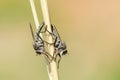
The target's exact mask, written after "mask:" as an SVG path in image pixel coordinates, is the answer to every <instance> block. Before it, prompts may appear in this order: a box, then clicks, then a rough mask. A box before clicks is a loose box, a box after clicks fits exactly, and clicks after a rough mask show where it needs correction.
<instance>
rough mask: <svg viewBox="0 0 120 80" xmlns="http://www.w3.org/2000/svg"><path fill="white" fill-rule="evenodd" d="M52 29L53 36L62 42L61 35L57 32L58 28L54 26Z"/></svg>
mask: <svg viewBox="0 0 120 80" xmlns="http://www.w3.org/2000/svg"><path fill="white" fill-rule="evenodd" d="M51 28H52V32H53V34H54V35H55V36H56V37H57V38H58V40H60V41H62V40H61V37H60V35H59V33H58V31H57V28H56V27H55V26H53V25H51Z"/></svg>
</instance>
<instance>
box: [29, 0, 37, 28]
mask: <svg viewBox="0 0 120 80" xmlns="http://www.w3.org/2000/svg"><path fill="white" fill-rule="evenodd" d="M30 5H31V9H32V13H33V18H34V21H35V25H36V28H37V29H38V27H39V21H38V17H37V13H36V9H35V5H34V1H33V0H30Z"/></svg>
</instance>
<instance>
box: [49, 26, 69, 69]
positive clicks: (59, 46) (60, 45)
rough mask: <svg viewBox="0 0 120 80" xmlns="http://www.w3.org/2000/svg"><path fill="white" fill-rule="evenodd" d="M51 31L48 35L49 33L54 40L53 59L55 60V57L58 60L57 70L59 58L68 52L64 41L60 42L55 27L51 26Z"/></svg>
mask: <svg viewBox="0 0 120 80" xmlns="http://www.w3.org/2000/svg"><path fill="white" fill-rule="evenodd" d="M51 30H52V33H50V32H49V33H50V34H52V35H53V36H54V39H55V41H54V48H55V52H54V55H53V57H54V58H55V60H56V58H57V56H59V60H58V68H59V63H60V60H61V57H62V56H63V55H66V54H67V52H68V51H67V47H66V44H65V42H64V41H62V40H61V38H60V35H59V33H58V31H57V29H56V27H55V26H53V25H51Z"/></svg>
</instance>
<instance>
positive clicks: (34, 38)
mask: <svg viewBox="0 0 120 80" xmlns="http://www.w3.org/2000/svg"><path fill="white" fill-rule="evenodd" d="M30 30H31V34H32V38H33V41H35V36H34V33H33V29H32V25H31V23H30Z"/></svg>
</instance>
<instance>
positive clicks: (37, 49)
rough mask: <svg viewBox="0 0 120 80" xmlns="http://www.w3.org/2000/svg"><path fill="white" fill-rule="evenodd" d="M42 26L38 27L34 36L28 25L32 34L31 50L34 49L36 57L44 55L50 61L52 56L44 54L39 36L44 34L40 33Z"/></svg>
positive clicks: (42, 41) (42, 43)
mask: <svg viewBox="0 0 120 80" xmlns="http://www.w3.org/2000/svg"><path fill="white" fill-rule="evenodd" d="M43 26H44V22H43V23H42V24H41V25H40V26H39V29H38V31H37V32H36V35H34V33H33V29H32V25H31V24H30V30H31V33H32V38H33V41H34V43H33V48H34V50H35V52H36V53H37V55H41V54H44V55H45V56H46V57H47V58H48V59H49V60H50V58H52V56H51V55H50V54H49V53H48V52H45V48H44V40H43V39H42V38H41V36H40V33H44V32H45V31H43V32H41V30H42V27H43Z"/></svg>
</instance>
